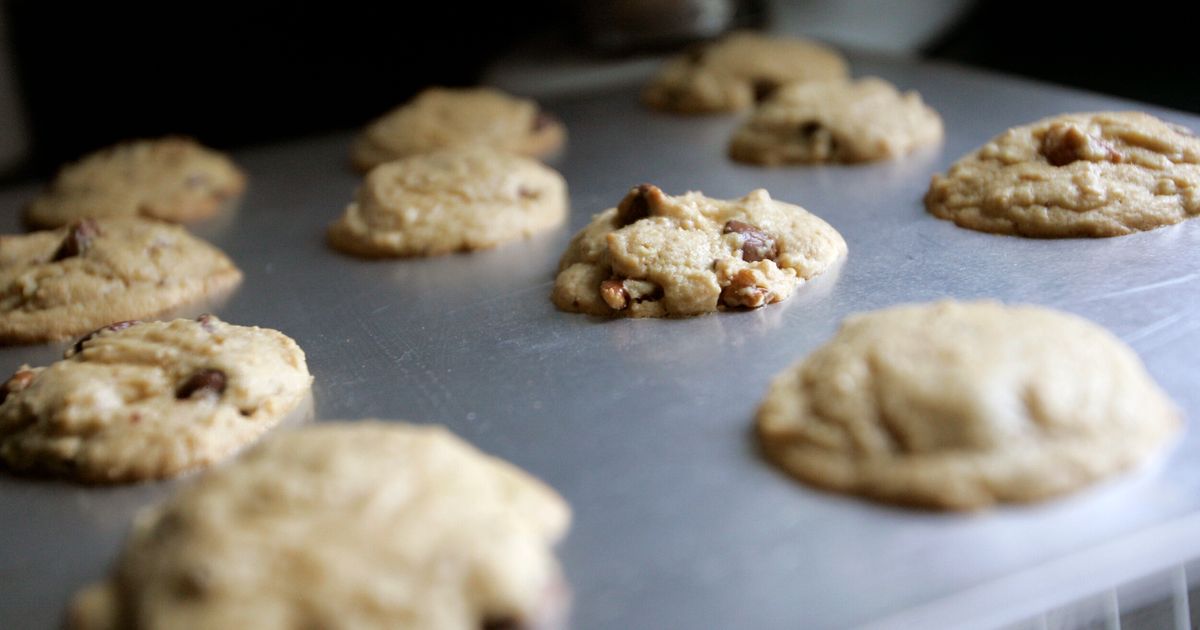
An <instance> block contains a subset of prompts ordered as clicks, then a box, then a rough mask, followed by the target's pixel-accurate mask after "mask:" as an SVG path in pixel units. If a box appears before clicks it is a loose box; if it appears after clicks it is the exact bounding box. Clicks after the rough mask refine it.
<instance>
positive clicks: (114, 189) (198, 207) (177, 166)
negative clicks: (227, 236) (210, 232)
mask: <svg viewBox="0 0 1200 630" xmlns="http://www.w3.org/2000/svg"><path fill="white" fill-rule="evenodd" d="M245 187H246V177H245V175H243V174H242V172H241V171H240V170H239V169H238V167H237V166H236V165H234V163H233V162H232V161H230V159H229V158H228V157H227V156H225V155H224V154H222V153H218V152H216V151H213V150H211V149H207V148H205V147H203V146H201V145H199V144H197V143H196V141H194V140H192V139H190V138H178V137H168V138H160V139H157V140H133V141H130V142H123V143H121V144H118V145H115V146H112V147H109V148H107V149H102V150H100V151H97V152H95V153H92V154H90V155H87V156H85V157H84V158H83V159H81V160H79V161H78V162H75V163H74V164H68V165H66V166H64V167H63V168H62V170H61V171H59V173H58V175H57V176H56V177H55V178H54V181H52V182H51V183H50V186H49V187H47V188H46V190H45V191H44V192H42V194H41V195H40V196H38V197H37V198H36V199H34V200H33V202H32V203H30V204H29V206H28V207H27V208H26V210H25V218H26V221H28V222H29V224H30V225H33V226H35V227H43V228H54V227H59V226H63V225H66V224H68V223H70V222H72V221H75V220H78V219H82V218H86V217H92V218H104V217H137V216H140V217H148V218H151V219H161V220H164V221H176V222H178V221H196V220H199V219H204V218H208V217H210V216H212V215H214V214H216V213H217V212H219V211H220V210H222V209H223V208H225V207H227V206H229V205H230V204H232V203H233V202H234V201H235V200H236V199H237V198H238V197H239V196H241V194H242V191H243V190H244V189H245Z"/></svg>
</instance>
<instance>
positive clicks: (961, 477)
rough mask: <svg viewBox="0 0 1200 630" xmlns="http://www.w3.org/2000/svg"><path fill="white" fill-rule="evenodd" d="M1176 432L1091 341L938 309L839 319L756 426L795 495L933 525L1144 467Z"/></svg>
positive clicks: (1100, 339) (1152, 387)
mask: <svg viewBox="0 0 1200 630" xmlns="http://www.w3.org/2000/svg"><path fill="white" fill-rule="evenodd" d="M1179 423H1180V419H1179V412H1178V410H1177V409H1176V407H1175V406H1174V404H1173V403H1172V402H1171V401H1170V400H1169V399H1168V398H1167V396H1166V394H1165V393H1164V392H1163V391H1162V390H1161V389H1160V388H1159V387H1158V385H1157V384H1155V383H1154V381H1153V380H1152V379H1151V378H1150V376H1149V375H1148V374H1147V373H1146V370H1145V368H1144V367H1143V366H1142V363H1141V361H1140V360H1139V359H1138V357H1137V355H1136V354H1134V352H1133V351H1132V350H1131V349H1130V348H1129V347H1128V346H1126V345H1125V344H1124V343H1122V342H1121V341H1120V340H1119V339H1117V338H1116V337H1114V336H1113V335H1112V334H1110V333H1109V332H1108V331H1106V330H1104V329H1103V328H1101V327H1099V326H1097V325H1095V324H1093V323H1091V322H1089V321H1087V320H1084V319H1082V318H1079V317H1076V316H1074V315H1068V314H1065V313H1060V312H1057V311H1052V310H1049V309H1045V308H1040V307H1035V306H1005V305H1001V304H998V303H995V302H969V303H958V302H949V301H947V302H939V303H935V304H918V305H905V306H898V307H893V308H888V309H884V310H881V311H875V312H871V313H865V314H859V315H854V316H851V317H849V318H847V319H846V321H845V322H844V323H843V324H842V326H841V328H840V329H839V330H838V332H837V334H836V335H835V336H834V338H833V339H832V340H830V341H829V342H828V343H826V344H825V345H824V346H822V347H820V348H818V349H817V350H816V351H814V352H813V353H812V354H810V355H809V356H808V357H807V358H805V359H804V360H803V361H801V362H800V363H798V364H796V365H794V366H792V367H791V368H788V369H787V370H785V371H784V372H783V373H781V374H780V375H779V376H777V377H776V378H775V380H774V381H773V382H772V383H771V386H770V389H769V391H768V392H767V395H766V398H765V400H764V401H763V403H762V406H761V407H760V408H759V410H758V416H757V424H758V435H759V438H760V441H761V444H762V446H763V448H764V451H765V452H766V454H767V456H768V457H769V458H770V459H771V460H773V461H774V462H775V463H776V464H778V465H779V466H781V467H782V468H784V469H785V470H787V471H788V472H789V473H791V474H793V475H795V476H796V477H798V478H799V479H801V480H803V481H805V482H808V483H810V484H812V485H815V486H818V487H822V488H827V489H830V490H834V491H838V492H845V493H851V494H859V495H864V496H867V497H871V498H874V499H878V500H882V501H888V502H894V503H902V504H912V505H919V506H925V507H935V508H945V509H977V508H983V507H987V506H989V505H991V504H994V503H1001V502H1028V501H1036V500H1041V499H1045V498H1048V497H1052V496H1056V495H1060V494H1065V493H1068V492H1071V491H1073V490H1076V489H1078V488H1081V487H1083V486H1085V485H1088V484H1090V483H1093V482H1095V481H1097V480H1100V479H1103V478H1105V477H1108V476H1111V475H1114V474H1115V473H1118V472H1120V471H1122V470H1125V469H1127V468H1131V467H1133V466H1135V465H1137V464H1138V463H1140V462H1142V461H1144V460H1146V459H1147V458H1148V457H1150V456H1151V455H1152V454H1153V453H1154V452H1155V451H1157V450H1158V449H1159V448H1160V447H1162V446H1163V444H1164V443H1165V442H1166V441H1167V440H1168V438H1169V437H1170V436H1171V435H1172V434H1174V433H1175V432H1176V431H1177V430H1178V428H1179Z"/></svg>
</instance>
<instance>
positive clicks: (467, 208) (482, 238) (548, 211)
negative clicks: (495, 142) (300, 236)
mask: <svg viewBox="0 0 1200 630" xmlns="http://www.w3.org/2000/svg"><path fill="white" fill-rule="evenodd" d="M566 215H567V185H566V182H564V181H563V178H562V176H561V175H559V174H558V173H556V172H555V171H554V170H552V169H550V168H548V167H546V166H543V165H542V164H540V163H538V162H536V161H534V160H531V159H528V158H523V157H519V156H516V155H511V154H508V153H501V152H499V151H495V150H493V149H489V148H486V147H460V148H455V149H442V150H440V151H435V152H433V153H425V154H420V155H414V156H412V157H408V158H404V159H402V160H397V161H394V162H389V163H387V164H383V165H380V166H378V167H376V168H374V169H372V170H371V172H370V173H369V174H368V175H367V177H366V179H365V180H364V181H363V185H362V186H361V187H360V188H359V190H358V195H357V199H356V200H355V201H354V202H353V203H351V204H350V206H349V207H347V208H346V213H345V214H344V215H343V216H342V218H340V219H338V220H337V221H336V222H335V223H333V225H331V226H330V227H329V242H330V244H331V245H333V246H334V247H335V248H337V249H340V250H342V251H344V252H347V253H350V254H356V255H359V256H433V255H437V254H445V253H447V252H453V251H460V250H475V249H484V248H488V247H495V246H496V245H499V244H500V243H504V242H507V241H513V240H517V239H519V238H524V237H528V236H530V235H532V234H535V233H537V232H541V231H544V230H548V229H550V228H552V227H554V226H556V225H558V224H560V223H562V222H563V219H564V218H566Z"/></svg>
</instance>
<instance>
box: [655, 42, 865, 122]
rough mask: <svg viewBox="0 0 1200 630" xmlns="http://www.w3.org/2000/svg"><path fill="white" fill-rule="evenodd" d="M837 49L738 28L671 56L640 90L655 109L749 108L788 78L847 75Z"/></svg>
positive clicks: (699, 111) (793, 80)
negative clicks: (711, 41)
mask: <svg viewBox="0 0 1200 630" xmlns="http://www.w3.org/2000/svg"><path fill="white" fill-rule="evenodd" d="M846 74H847V64H846V61H845V59H843V58H842V56H841V55H839V54H838V53H837V52H836V51H834V50H831V49H829V48H826V47H824V46H821V45H820V44H817V43H815V42H811V41H807V40H802V39H793V38H786V37H770V36H766V35H759V34H755V33H750V32H739V33H734V34H732V35H729V36H727V37H725V38H724V39H721V40H720V41H717V42H715V43H712V44H706V45H703V46H697V47H693V48H691V49H689V50H688V51H687V52H686V53H684V54H682V55H678V56H676V57H672V58H671V59H669V60H667V62H666V63H665V64H664V65H663V68H662V70H661V71H660V72H659V74H658V76H657V77H655V78H654V80H653V81H651V83H650V84H649V85H648V86H646V88H645V90H643V91H642V101H643V102H644V103H645V104H646V105H647V106H649V107H652V108H654V109H657V110H661V111H666V112H674V113H680V114H709V113H718V112H733V111H738V110H742V109H746V108H749V107H751V106H752V105H754V104H755V103H756V102H760V101H763V100H765V99H766V98H767V97H768V96H770V95H771V93H772V92H774V91H775V90H776V89H778V88H779V87H780V86H782V85H784V84H786V83H798V82H804V81H828V80H834V79H842V78H844V77H846Z"/></svg>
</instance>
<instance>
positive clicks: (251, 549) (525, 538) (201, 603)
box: [67, 421, 570, 630]
mask: <svg viewBox="0 0 1200 630" xmlns="http://www.w3.org/2000/svg"><path fill="white" fill-rule="evenodd" d="M569 521H570V510H569V508H568V507H567V505H566V503H565V502H564V501H563V500H562V498H560V497H559V496H558V495H557V494H556V493H555V492H554V491H553V490H552V489H550V488H549V487H547V486H546V485H544V484H543V483H541V482H540V481H538V480H537V479H534V478H533V477H531V476H530V475H528V474H526V473H525V472H524V471H522V470H520V469H518V468H516V467H515V466H513V465H511V464H509V463H507V462H505V461H502V460H499V459H496V458H494V457H489V456H487V455H484V454H483V453H480V452H479V451H477V450H476V449H474V448H473V447H471V446H469V445H467V444H466V443H465V442H463V441H462V440H460V439H458V438H457V437H455V436H454V435H453V434H451V433H450V432H448V431H446V430H445V429H443V428H440V427H418V426H413V425H406V424H402V423H398V422H388V423H380V422H369V421H363V422H355V423H342V422H338V423H321V424H317V425H314V426H311V427H306V428H303V429H297V430H294V431H286V432H282V433H280V434H278V435H276V436H274V437H272V438H270V439H269V440H267V441H265V442H264V443H263V444H262V445H261V446H259V447H257V448H255V449H253V450H251V451H250V452H248V453H246V454H245V456H243V457H242V458H240V459H239V460H238V461H236V462H234V463H232V464H231V465H229V466H227V467H224V468H221V469H218V470H214V471H212V472H210V473H208V474H207V475H205V476H204V477H202V478H201V479H199V480H197V481H196V482H195V483H193V484H191V485H189V486H187V487H185V488H183V490H182V491H181V492H179V493H178V494H177V495H176V496H175V497H173V498H171V499H170V500H169V501H167V503H166V504H165V505H163V506H161V507H158V508H154V509H152V510H150V511H149V512H147V513H144V514H142V515H141V517H140V518H138V520H137V522H136V524H135V528H134V531H133V534H132V535H131V536H130V539H129V540H128V541H127V543H126V545H125V549H124V551H123V552H122V553H121V555H120V557H119V558H118V559H117V564H116V567H115V569H114V570H113V572H112V574H111V575H110V576H109V578H108V579H106V580H105V581H103V582H101V583H99V584H96V585H93V586H92V587H90V588H88V589H86V590H84V591H82V592H81V593H80V594H79V595H78V596H76V598H75V600H74V602H73V604H72V607H71V611H70V614H69V619H68V623H67V626H68V627H69V628H72V629H75V630H97V629H101V628H103V629H105V630H121V629H130V630H131V629H132V628H135V627H136V628H139V629H142V630H155V629H159V628H162V629H166V628H256V629H257V630H292V629H296V628H335V627H336V628H357V629H360V630H367V629H375V628H378V629H383V628H408V629H412V630H480V629H481V628H483V629H493V628H496V629H498V628H545V627H556V622H561V621H563V619H562V617H563V616H564V615H563V614H562V613H563V609H565V605H566V602H565V600H566V588H565V585H564V583H563V582H562V578H561V573H560V570H559V567H558V562H557V561H556V560H555V558H554V555H553V553H552V551H551V547H552V546H553V545H554V544H555V543H556V542H557V541H558V540H559V539H560V538H562V537H563V535H564V534H565V533H566V531H567V527H568V525H569ZM556 608H557V610H556ZM555 617H559V619H555Z"/></svg>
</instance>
